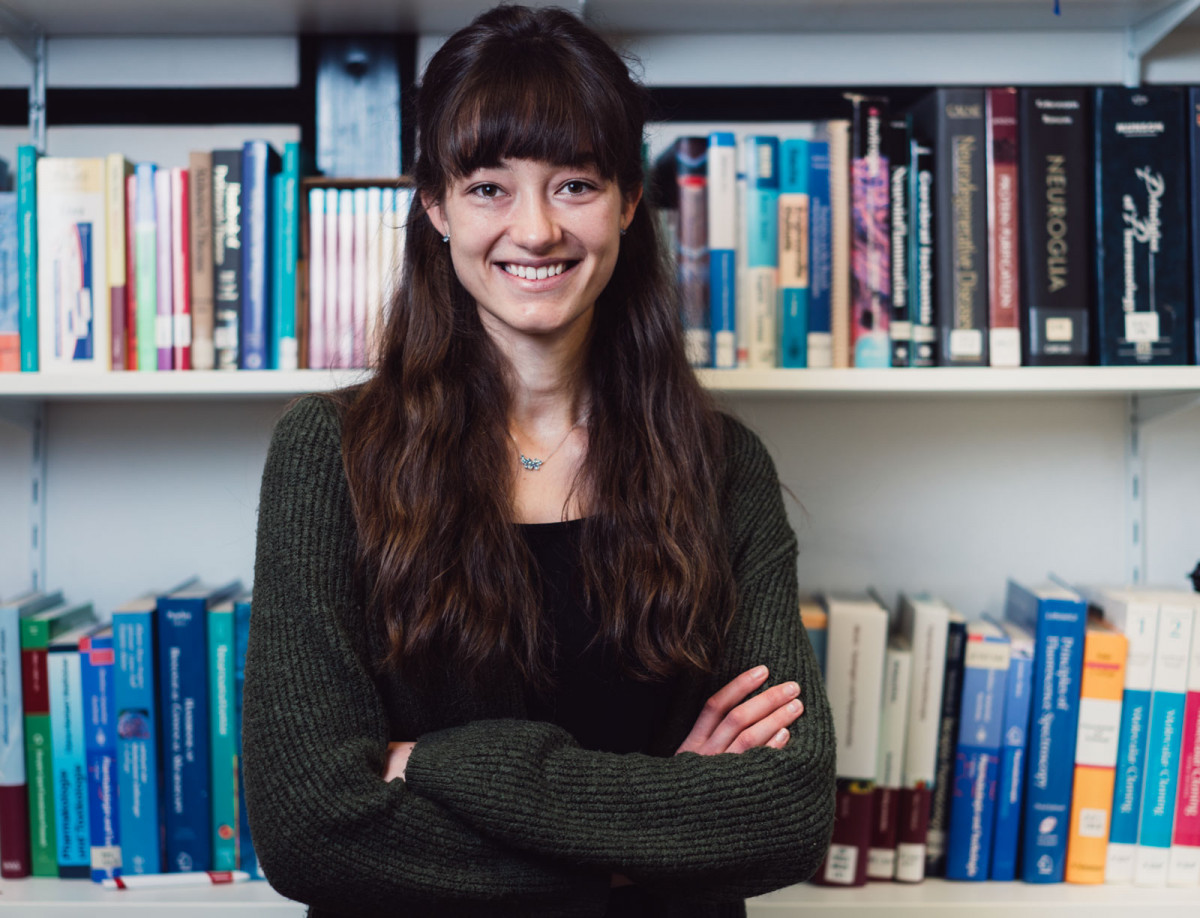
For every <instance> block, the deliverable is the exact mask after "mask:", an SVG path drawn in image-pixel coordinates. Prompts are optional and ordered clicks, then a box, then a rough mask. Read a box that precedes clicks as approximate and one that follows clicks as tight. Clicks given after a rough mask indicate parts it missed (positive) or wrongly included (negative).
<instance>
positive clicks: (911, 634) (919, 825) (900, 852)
mask: <svg viewBox="0 0 1200 918" xmlns="http://www.w3.org/2000/svg"><path fill="white" fill-rule="evenodd" d="M952 618H953V619H955V620H957V621H961V619H962V616H960V615H958V613H956V612H953V611H952V610H951V609H950V607H949V606H947V605H946V604H945V603H943V602H941V601H939V600H937V599H934V598H933V597H930V596H901V598H900V623H899V633H900V635H902V636H903V637H904V638H905V639H906V640H907V641H908V643H909V645H910V646H911V647H912V654H913V673H912V680H911V685H910V688H909V701H908V735H907V736H906V737H905V742H904V783H903V786H902V787H901V790H900V800H899V813H898V816H897V839H896V871H895V878H896V879H897V880H898V881H900V882H902V883H919V882H921V881H922V880H924V879H925V853H926V844H927V841H928V835H929V809H930V805H931V803H932V791H933V787H934V782H935V780H936V778H937V758H938V739H939V736H940V733H941V715H942V688H943V683H944V681H945V672H946V642H947V638H948V635H949V630H950V621H951V619H952Z"/></svg>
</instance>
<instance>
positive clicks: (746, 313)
mask: <svg viewBox="0 0 1200 918" xmlns="http://www.w3.org/2000/svg"><path fill="white" fill-rule="evenodd" d="M742 161H743V164H744V169H745V175H746V204H745V214H746V216H745V221H744V223H743V233H744V236H743V239H742V242H743V244H744V246H745V265H746V269H745V274H744V276H743V277H741V278H739V285H738V290H739V293H741V294H743V295H742V296H740V298H739V300H738V308H737V319H736V325H737V342H738V360H737V362H738V366H740V367H751V368H755V369H767V368H771V367H774V366H775V364H776V356H777V355H776V340H777V338H778V332H777V330H776V312H777V310H778V305H777V302H776V297H777V280H776V279H777V277H778V274H779V138H778V137H770V136H765V135H751V136H749V137H746V138H745V139H744V141H743V147H742Z"/></svg>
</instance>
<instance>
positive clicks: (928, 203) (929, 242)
mask: <svg viewBox="0 0 1200 918" xmlns="http://www.w3.org/2000/svg"><path fill="white" fill-rule="evenodd" d="M908 150H909V197H910V198H911V200H912V205H911V215H910V221H909V230H908V238H909V274H910V275H911V278H912V280H911V293H910V296H909V309H908V316H909V323H910V324H911V325H912V347H911V348H910V349H909V366H913V367H935V366H937V365H938V362H939V360H940V355H939V353H938V339H937V325H936V321H937V318H936V315H935V307H936V299H935V297H934V290H935V289H936V288H937V277H936V276H935V274H934V266H933V240H934V231H933V227H934V213H933V210H934V208H933V149H932V148H931V147H929V146H928V145H926V144H924V143H921V142H920V141H919V140H917V138H915V137H913V136H912V133H911V130H910V134H909V148H908Z"/></svg>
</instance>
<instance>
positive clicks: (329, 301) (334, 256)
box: [323, 188, 350, 367]
mask: <svg viewBox="0 0 1200 918" xmlns="http://www.w3.org/2000/svg"><path fill="white" fill-rule="evenodd" d="M341 204H342V196H341V193H340V192H339V191H338V189H336V188H329V189H327V190H326V191H325V296H324V297H323V299H324V301H325V315H324V319H323V321H324V323H325V363H324V365H325V366H326V367H337V366H340V365H341V364H340V356H339V355H340V347H341V345H340V343H339V339H338V301H339V298H340V297H341V285H342V281H341V277H340V276H339V275H340V271H341V256H340V254H339V251H338V246H339V245H349V244H350V239H349V238H348V237H347V238H345V239H342V238H340V237H339V233H338V225H339V223H340V222H341V217H340V215H339V210H340V208H341Z"/></svg>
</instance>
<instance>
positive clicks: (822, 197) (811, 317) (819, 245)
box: [806, 140, 833, 368]
mask: <svg viewBox="0 0 1200 918" xmlns="http://www.w3.org/2000/svg"><path fill="white" fill-rule="evenodd" d="M829 194H830V191H829V144H828V143H827V142H825V141H818V140H811V141H809V144H808V207H809V227H808V238H809V244H808V253H809V254H808V336H807V345H808V347H807V352H808V353H807V358H806V359H807V364H808V366H810V367H814V368H819V367H831V366H833V325H832V322H833V317H832V314H831V312H830V310H831V308H832V304H831V300H830V298H831V296H832V284H833V211H832V210H831V205H830V199H829Z"/></svg>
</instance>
